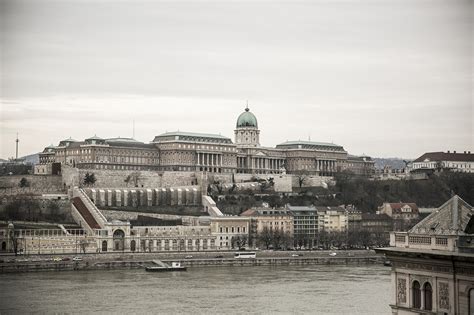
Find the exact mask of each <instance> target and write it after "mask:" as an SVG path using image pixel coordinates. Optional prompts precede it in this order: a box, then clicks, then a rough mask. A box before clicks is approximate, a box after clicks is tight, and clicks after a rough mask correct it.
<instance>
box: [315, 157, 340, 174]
mask: <svg viewBox="0 0 474 315" xmlns="http://www.w3.org/2000/svg"><path fill="white" fill-rule="evenodd" d="M316 170H317V171H319V172H320V175H329V174H331V173H335V172H336V171H337V167H336V161H335V160H316Z"/></svg>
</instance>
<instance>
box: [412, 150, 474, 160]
mask: <svg viewBox="0 0 474 315" xmlns="http://www.w3.org/2000/svg"><path fill="white" fill-rule="evenodd" d="M425 160H428V161H453V162H474V154H472V153H451V152H450V153H447V152H427V153H425V154H423V155H422V156H420V157H419V158H417V159H416V160H414V161H413V162H414V163H416V162H424V161H425Z"/></svg>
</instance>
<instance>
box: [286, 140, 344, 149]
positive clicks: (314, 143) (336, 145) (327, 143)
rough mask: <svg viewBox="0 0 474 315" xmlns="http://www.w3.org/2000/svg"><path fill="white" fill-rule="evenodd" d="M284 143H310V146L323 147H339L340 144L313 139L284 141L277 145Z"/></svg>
mask: <svg viewBox="0 0 474 315" xmlns="http://www.w3.org/2000/svg"><path fill="white" fill-rule="evenodd" d="M286 145H310V146H325V147H340V148H342V146H340V145H338V144H334V143H329V142H314V141H301V140H298V141H286V142H283V143H280V144H278V145H277V147H278V146H286Z"/></svg>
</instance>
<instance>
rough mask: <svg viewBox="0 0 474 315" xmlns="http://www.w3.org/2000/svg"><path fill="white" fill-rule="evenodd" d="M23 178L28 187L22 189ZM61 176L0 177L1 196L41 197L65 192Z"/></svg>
mask: <svg viewBox="0 0 474 315" xmlns="http://www.w3.org/2000/svg"><path fill="white" fill-rule="evenodd" d="M22 178H25V179H26V185H27V187H20V181H21V180H22ZM63 191H65V190H64V186H63V184H62V180H61V176H53V175H12V176H0V196H8V195H25V194H33V195H41V194H46V193H60V192H63Z"/></svg>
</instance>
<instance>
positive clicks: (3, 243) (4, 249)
mask: <svg viewBox="0 0 474 315" xmlns="http://www.w3.org/2000/svg"><path fill="white" fill-rule="evenodd" d="M6 250H7V242H2V252H4V251H6ZM471 291H472V290H471Z"/></svg>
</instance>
